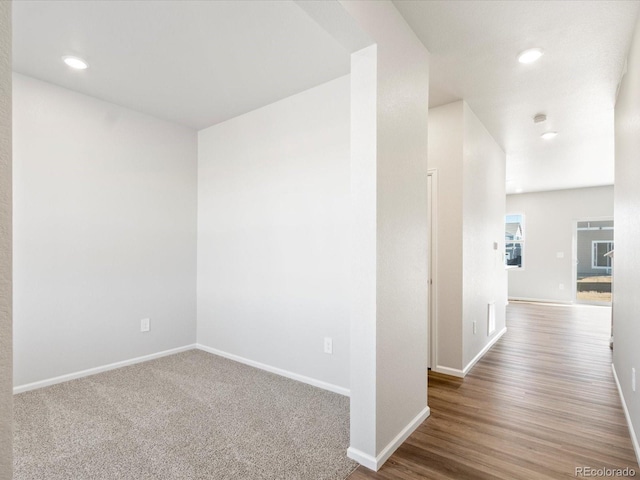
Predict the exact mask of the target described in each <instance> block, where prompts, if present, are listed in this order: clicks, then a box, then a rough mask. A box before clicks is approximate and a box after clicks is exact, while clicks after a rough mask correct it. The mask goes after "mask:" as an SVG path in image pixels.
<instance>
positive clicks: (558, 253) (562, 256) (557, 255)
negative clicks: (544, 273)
mask: <svg viewBox="0 0 640 480" xmlns="http://www.w3.org/2000/svg"><path fill="white" fill-rule="evenodd" d="M556 258H564V252H556Z"/></svg>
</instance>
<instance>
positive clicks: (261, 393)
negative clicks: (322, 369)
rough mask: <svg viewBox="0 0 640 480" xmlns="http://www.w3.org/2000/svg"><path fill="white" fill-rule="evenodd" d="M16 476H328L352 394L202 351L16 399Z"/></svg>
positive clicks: (343, 461)
mask: <svg viewBox="0 0 640 480" xmlns="http://www.w3.org/2000/svg"><path fill="white" fill-rule="evenodd" d="M14 428H15V434H14V454H15V476H14V479H15V480H40V479H42V480H45V479H46V480H93V479H96V480H97V479H100V480H102V479H104V480H114V479H132V480H133V479H135V480H143V479H154V480H160V479H170V480H173V479H176V480H178V479H215V480H220V479H234V480H236V479H292V480H293V479H295V480H305V479H310V480H314V479H318V480H320V479H327V480H329V479H331V480H333V479H336V480H342V479H344V478H346V477H347V476H348V475H349V473H350V472H351V471H352V470H353V469H354V468H355V466H356V464H355V463H354V462H352V461H351V460H349V459H348V458H347V457H346V451H347V447H348V444H349V399H348V398H346V397H343V396H340V395H337V394H333V393H330V392H326V391H324V390H320V389H318V388H314V387H311V386H308V385H305V384H302V383H298V382H295V381H293V380H289V379H286V378H283V377H280V376H277V375H273V374H270V373H267V372H264V371H262V370H258V369H255V368H251V367H248V366H245V365H242V364H239V363H236V362H232V361H230V360H226V359H224V358H220V357H217V356H215V355H211V354H208V353H205V352H202V351H199V350H191V351H188V352H184V353H180V354H177V355H172V356H170V357H164V358H160V359H158V360H152V361H150V362H146V363H143V364H138V365H133V366H130V367H125V368H121V369H118V370H113V371H110V372H105V373H101V374H98V375H93V376H91V377H86V378H83V379H79V380H73V381H70V382H67V383H62V384H59V385H54V386H51V387H47V388H42V389H39V390H34V391H31V392H26V393H22V394H19V395H16V396H15V425H14Z"/></svg>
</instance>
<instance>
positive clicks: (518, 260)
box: [504, 215, 524, 268]
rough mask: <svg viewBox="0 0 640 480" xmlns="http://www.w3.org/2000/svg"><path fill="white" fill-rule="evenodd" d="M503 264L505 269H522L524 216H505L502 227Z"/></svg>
mask: <svg viewBox="0 0 640 480" xmlns="http://www.w3.org/2000/svg"><path fill="white" fill-rule="evenodd" d="M504 245H505V253H504V262H505V264H506V266H507V268H522V257H523V254H524V216H523V215H507V216H506V217H505V227H504Z"/></svg>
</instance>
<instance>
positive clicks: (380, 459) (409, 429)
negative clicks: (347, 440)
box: [347, 407, 431, 472]
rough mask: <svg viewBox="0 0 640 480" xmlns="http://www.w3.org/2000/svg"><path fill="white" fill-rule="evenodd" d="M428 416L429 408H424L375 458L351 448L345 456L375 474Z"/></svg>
mask: <svg viewBox="0 0 640 480" xmlns="http://www.w3.org/2000/svg"><path fill="white" fill-rule="evenodd" d="M430 414H431V410H430V409H429V407H424V409H423V410H422V411H421V412H420V413H419V414H418V415H416V417H415V418H414V419H413V420H411V421H410V422H409V423H408V424H407V426H405V427H404V428H403V429H402V430H401V431H400V433H398V435H396V437H395V438H394V439H393V440H391V442H389V444H388V445H387V446H386V447H384V448H383V449H382V452H380V454H378V455H377V456H376V457H375V458H374V457H372V456H371V455H368V454H366V453H364V452H362V451H360V450H358V449H356V448H353V447H349V448H348V449H347V456H348V457H349V458H350V459H351V460H355V461H356V462H358V463H359V464H360V465H362V466H364V467H367V468H368V469H369V470H373V471H375V472H377V471H378V470H379V469H380V467H382V465H384V462H386V461H387V460H388V459H389V457H390V456H391V455H392V454H393V452H395V451H396V450H397V449H398V447H399V446H400V445H402V444H403V443H404V441H405V440H406V439H407V438H409V435H411V434H412V433H413V432H414V431H415V429H416V428H418V427H419V426H420V424H421V423H422V422H424V421H425V420H426V419H427V417H429V415H430Z"/></svg>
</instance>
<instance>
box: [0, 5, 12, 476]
mask: <svg viewBox="0 0 640 480" xmlns="http://www.w3.org/2000/svg"><path fill="white" fill-rule="evenodd" d="M11 236H12V235H11V2H0V478H5V479H10V478H11V476H12V472H13V459H12V458H13V457H12V455H13V443H12V442H13V434H12V431H13V430H12V424H13V408H12V407H13V391H12V387H13V383H12V375H13V367H12V363H13V356H12V341H11V339H12V334H11V303H12V298H11V288H12V287H11Z"/></svg>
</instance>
